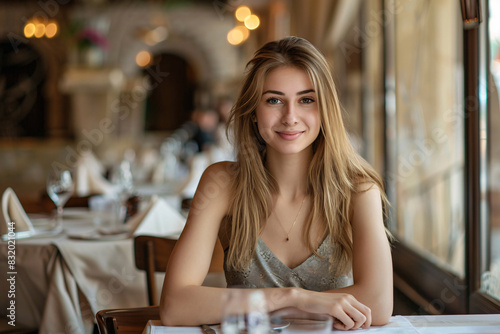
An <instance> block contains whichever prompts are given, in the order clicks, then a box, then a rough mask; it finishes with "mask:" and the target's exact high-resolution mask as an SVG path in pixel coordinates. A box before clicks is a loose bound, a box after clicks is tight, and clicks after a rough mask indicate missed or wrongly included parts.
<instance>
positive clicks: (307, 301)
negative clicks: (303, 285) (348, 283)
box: [295, 289, 372, 330]
mask: <svg viewBox="0 0 500 334" xmlns="http://www.w3.org/2000/svg"><path fill="white" fill-rule="evenodd" d="M295 293H296V296H295V297H296V307H297V308H298V309H301V310H304V311H308V312H314V313H325V314H329V315H331V316H332V317H333V318H334V323H333V327H335V328H336V329H339V330H349V329H358V328H363V329H368V328H369V327H370V325H371V323H372V316H371V310H370V308H369V307H368V306H366V305H364V304H362V303H361V302H359V301H358V300H357V299H356V298H355V297H354V296H353V295H350V294H347V293H334V292H315V291H309V290H304V289H296V290H295Z"/></svg>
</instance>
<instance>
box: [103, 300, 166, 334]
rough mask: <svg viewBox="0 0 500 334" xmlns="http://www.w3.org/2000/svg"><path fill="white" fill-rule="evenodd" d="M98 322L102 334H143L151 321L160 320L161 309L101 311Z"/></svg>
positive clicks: (139, 308) (148, 307)
mask: <svg viewBox="0 0 500 334" xmlns="http://www.w3.org/2000/svg"><path fill="white" fill-rule="evenodd" d="M96 320H97V328H98V329H99V333H101V334H141V333H142V332H143V330H144V328H145V327H146V325H147V323H148V321H149V320H160V307H159V306H146V307H136V308H123V309H109V310H101V311H99V312H97V314H96Z"/></svg>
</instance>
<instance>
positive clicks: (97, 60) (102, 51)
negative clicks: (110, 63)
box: [75, 27, 109, 67]
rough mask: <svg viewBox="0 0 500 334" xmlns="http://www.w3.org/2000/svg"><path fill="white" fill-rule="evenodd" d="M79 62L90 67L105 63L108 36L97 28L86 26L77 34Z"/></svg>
mask: <svg viewBox="0 0 500 334" xmlns="http://www.w3.org/2000/svg"><path fill="white" fill-rule="evenodd" d="M75 39H76V48H77V51H78V58H79V59H78V60H79V63H80V64H82V65H85V66H89V67H99V66H102V65H103V64H104V60H105V59H104V58H105V55H106V51H107V49H108V47H109V42H108V38H107V37H106V36H105V35H104V34H102V33H101V32H99V31H98V30H96V29H92V28H89V27H85V28H83V29H81V30H80V31H78V32H77V33H76V35H75Z"/></svg>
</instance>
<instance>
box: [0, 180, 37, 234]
mask: <svg viewBox="0 0 500 334" xmlns="http://www.w3.org/2000/svg"><path fill="white" fill-rule="evenodd" d="M0 220H3V221H2V222H0V234H6V233H8V232H9V229H8V227H10V225H9V224H10V223H11V222H13V223H14V224H12V226H13V227H15V230H14V231H15V232H21V231H34V230H35V229H34V228H33V225H32V224H31V221H30V219H29V218H28V215H26V211H24V209H23V206H22V205H21V202H19V199H18V198H17V195H16V193H15V192H14V190H12V188H7V189H5V191H4V193H3V196H2V215H1V216H0Z"/></svg>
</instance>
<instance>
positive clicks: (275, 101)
mask: <svg viewBox="0 0 500 334" xmlns="http://www.w3.org/2000/svg"><path fill="white" fill-rule="evenodd" d="M266 102H267V103H270V104H277V103H280V100H279V99H277V98H275V97H270V98H268V99H267V100H266Z"/></svg>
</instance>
